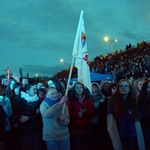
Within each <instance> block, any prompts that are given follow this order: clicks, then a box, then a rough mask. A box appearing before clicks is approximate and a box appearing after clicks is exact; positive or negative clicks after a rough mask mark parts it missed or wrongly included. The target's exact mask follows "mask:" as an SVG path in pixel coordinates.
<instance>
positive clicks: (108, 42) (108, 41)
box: [104, 36, 118, 53]
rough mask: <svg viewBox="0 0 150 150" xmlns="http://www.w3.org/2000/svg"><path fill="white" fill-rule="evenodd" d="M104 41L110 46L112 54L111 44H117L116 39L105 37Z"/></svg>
mask: <svg viewBox="0 0 150 150" xmlns="http://www.w3.org/2000/svg"><path fill="white" fill-rule="evenodd" d="M104 41H106V42H107V44H108V45H109V44H110V50H111V52H112V53H114V48H113V42H118V40H117V39H109V37H107V36H105V37H104Z"/></svg>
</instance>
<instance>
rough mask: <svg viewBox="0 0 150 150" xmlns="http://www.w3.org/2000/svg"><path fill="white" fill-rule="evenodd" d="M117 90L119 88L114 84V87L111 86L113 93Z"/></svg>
mask: <svg viewBox="0 0 150 150" xmlns="http://www.w3.org/2000/svg"><path fill="white" fill-rule="evenodd" d="M116 90H117V88H116V87H115V86H114V87H112V88H111V92H112V94H114V93H115V92H116Z"/></svg>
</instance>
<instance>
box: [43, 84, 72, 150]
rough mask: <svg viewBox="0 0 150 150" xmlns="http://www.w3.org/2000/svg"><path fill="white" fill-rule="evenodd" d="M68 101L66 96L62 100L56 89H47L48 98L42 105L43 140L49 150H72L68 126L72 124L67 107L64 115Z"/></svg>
mask: <svg viewBox="0 0 150 150" xmlns="http://www.w3.org/2000/svg"><path fill="white" fill-rule="evenodd" d="M67 100H68V97H67V96H66V95H65V96H63V97H62V98H61V99H60V97H59V94H58V91H57V89H56V88H54V87H49V88H48V89H47V93H46V98H45V99H44V101H43V102H42V103H41V105H40V112H41V114H42V120H43V140H44V141H46V146H47V150H56V149H57V150H70V138H69V129H68V124H69V122H70V119H69V112H68V108H67V106H66V107H65V110H64V113H63V114H62V109H63V105H66V104H64V103H65V102H66V101H67Z"/></svg>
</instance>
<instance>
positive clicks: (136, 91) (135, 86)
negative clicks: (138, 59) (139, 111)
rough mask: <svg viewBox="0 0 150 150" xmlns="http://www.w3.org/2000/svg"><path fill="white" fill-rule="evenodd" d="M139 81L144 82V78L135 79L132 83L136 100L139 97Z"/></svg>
mask: <svg viewBox="0 0 150 150" xmlns="http://www.w3.org/2000/svg"><path fill="white" fill-rule="evenodd" d="M140 81H143V82H145V79H144V78H139V79H137V80H135V81H134V82H133V91H134V94H135V97H136V100H138V96H139V94H140V91H139V89H138V83H139V82H140Z"/></svg>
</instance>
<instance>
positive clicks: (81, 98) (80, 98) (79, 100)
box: [75, 95, 85, 104]
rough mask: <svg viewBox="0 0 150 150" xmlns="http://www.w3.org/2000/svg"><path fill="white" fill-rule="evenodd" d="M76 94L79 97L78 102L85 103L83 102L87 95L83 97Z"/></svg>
mask: <svg viewBox="0 0 150 150" xmlns="http://www.w3.org/2000/svg"><path fill="white" fill-rule="evenodd" d="M75 96H76V98H77V99H78V102H79V103H80V104H83V102H84V100H85V95H83V96H82V97H80V96H78V95H75Z"/></svg>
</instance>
